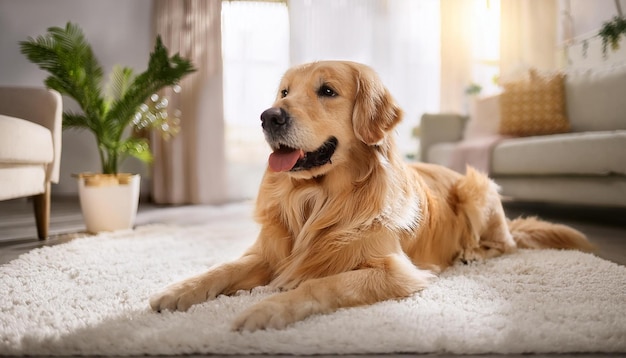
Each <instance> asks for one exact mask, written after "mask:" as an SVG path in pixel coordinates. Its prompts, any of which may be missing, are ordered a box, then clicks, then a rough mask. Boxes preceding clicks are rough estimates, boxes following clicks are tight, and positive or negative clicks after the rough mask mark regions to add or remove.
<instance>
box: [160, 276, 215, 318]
mask: <svg viewBox="0 0 626 358" xmlns="http://www.w3.org/2000/svg"><path fill="white" fill-rule="evenodd" d="M215 296H216V294H215V293H211V291H210V287H207V286H206V285H205V284H203V283H202V282H201V281H200V280H188V281H183V282H180V283H177V284H174V285H171V286H169V287H167V288H166V289H165V290H163V291H162V292H160V293H158V294H156V295H154V296H152V297H151V298H150V307H152V309H153V310H155V311H157V312H161V311H163V310H170V311H186V310H187V309H189V307H191V306H193V305H195V304H197V303H201V302H204V301H206V300H207V299H209V298H215Z"/></svg>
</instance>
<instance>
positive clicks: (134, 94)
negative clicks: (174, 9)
mask: <svg viewBox="0 0 626 358" xmlns="http://www.w3.org/2000/svg"><path fill="white" fill-rule="evenodd" d="M194 71H195V69H194V68H193V66H192V65H191V62H190V61H188V60H186V59H183V58H181V57H180V56H179V55H178V54H176V55H174V56H172V57H169V55H168V51H167V48H165V46H163V42H162V41H161V37H160V36H157V39H156V44H155V47H154V51H153V52H152V53H151V54H150V61H149V63H148V68H147V69H146V71H144V72H143V73H141V74H139V75H138V76H137V77H135V79H134V81H133V82H132V84H130V86H129V88H128V91H127V92H126V95H125V96H124V97H123V98H121V99H120V100H119V101H118V102H116V103H115V104H114V106H113V108H111V111H110V112H109V113H108V116H109V117H110V118H112V119H118V120H120V121H122V123H123V125H124V126H126V125H128V124H129V123H130V121H132V119H133V116H134V114H135V113H136V112H137V108H138V107H139V105H141V104H142V103H144V102H145V101H146V100H147V99H148V98H149V97H150V96H151V95H152V94H154V93H155V92H157V91H159V90H160V89H161V88H163V87H167V86H172V85H174V84H176V83H178V82H179V81H180V79H181V78H183V77H184V76H186V75H187V74H189V73H192V72H194Z"/></svg>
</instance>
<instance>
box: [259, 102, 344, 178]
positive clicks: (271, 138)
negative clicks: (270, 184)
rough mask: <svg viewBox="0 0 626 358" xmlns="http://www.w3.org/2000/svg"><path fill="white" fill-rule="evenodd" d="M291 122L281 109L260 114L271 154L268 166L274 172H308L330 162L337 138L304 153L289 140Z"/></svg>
mask: <svg viewBox="0 0 626 358" xmlns="http://www.w3.org/2000/svg"><path fill="white" fill-rule="evenodd" d="M292 124H293V120H292V118H291V117H290V116H289V114H288V113H287V111H285V110H284V109H282V108H274V107H273V108H270V109H267V110H265V111H264V112H263V113H262V114H261V125H262V127H263V132H264V133H265V139H266V140H267V142H268V144H269V145H270V147H272V150H273V153H272V154H270V158H269V166H270V168H271V169H272V170H273V171H275V172H284V171H291V172H295V171H300V170H309V169H313V168H315V167H319V166H322V165H325V164H328V163H330V162H331V157H332V156H333V154H334V153H335V149H336V148H337V144H338V141H337V138H335V137H330V138H328V140H326V142H324V143H323V144H322V145H321V146H320V147H319V148H317V149H316V150H314V151H312V152H305V151H304V150H302V149H301V148H295V145H294V144H293V143H292V142H291V141H290V140H289V139H290V138H289V137H290V130H291V129H292Z"/></svg>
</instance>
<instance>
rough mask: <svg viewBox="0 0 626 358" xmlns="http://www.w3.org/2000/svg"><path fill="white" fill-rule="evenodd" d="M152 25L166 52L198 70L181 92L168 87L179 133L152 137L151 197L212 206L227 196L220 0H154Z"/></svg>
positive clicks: (172, 201) (186, 81) (182, 85)
mask: <svg viewBox="0 0 626 358" xmlns="http://www.w3.org/2000/svg"><path fill="white" fill-rule="evenodd" d="M154 24H155V32H156V34H160V35H161V37H162V39H163V43H164V45H165V46H166V47H167V48H168V49H169V50H170V54H174V53H177V52H178V53H180V55H181V56H184V57H186V58H189V59H190V60H191V61H192V62H193V64H194V66H195V67H196V68H197V72H195V73H193V74H191V75H189V76H187V77H185V78H184V79H183V80H182V82H181V83H180V87H181V91H180V92H179V93H174V92H173V91H172V90H171V89H168V90H167V91H166V93H164V94H165V95H166V96H167V98H168V100H169V106H168V110H169V113H170V115H176V114H177V111H180V113H179V116H178V117H179V118H180V132H179V134H178V135H177V136H175V137H174V138H172V139H169V140H163V139H162V138H161V137H160V136H158V135H154V136H153V138H152V143H153V151H154V156H155V162H154V165H153V178H152V183H153V187H152V197H153V200H154V201H155V202H156V203H161V204H214V203H220V202H224V201H225V200H226V193H227V190H226V180H225V176H226V175H225V172H226V170H225V167H226V165H225V154H224V153H225V150H224V113H223V112H224V111H223V100H222V98H223V91H222V51H221V0H156V1H155V2H154Z"/></svg>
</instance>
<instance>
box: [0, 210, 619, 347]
mask: <svg viewBox="0 0 626 358" xmlns="http://www.w3.org/2000/svg"><path fill="white" fill-rule="evenodd" d="M250 210H251V209H250V206H248V205H233V206H227V207H223V208H219V209H216V210H212V211H210V212H208V214H207V221H206V223H205V224H203V225H200V226H182V227H176V226H171V225H147V226H143V227H139V228H138V229H136V230H134V231H124V232H116V233H111V234H102V235H100V236H95V237H87V238H80V239H75V240H73V241H71V242H69V243H66V244H62V245H58V246H52V247H45V248H42V249H37V250H34V251H31V252H29V253H27V254H25V255H22V256H21V257H19V258H18V259H16V260H14V261H12V262H10V263H8V264H6V265H3V266H2V267H0V295H1V296H0V354H2V355H43V354H46V355H144V354H150V355H156V354H159V355H173V354H193V353H197V354H255V353H264V354H299V355H305V354H367V353H371V354H380V353H409V352H413V353H427V352H438V353H444V352H450V353H465V354H479V353H525V352H533V353H548V352H626V267H623V266H619V265H617V264H614V263H611V262H608V261H605V260H603V259H600V258H597V257H595V256H592V255H588V254H583V253H579V252H565V251H552V250H545V251H520V252H518V253H516V254H513V255H509V256H504V257H500V258H497V259H493V260H490V261H486V262H482V263H472V264H469V265H458V266H455V267H453V268H451V269H449V270H447V271H445V272H444V273H443V274H442V275H441V276H440V277H439V279H438V280H436V281H435V282H434V284H433V285H432V286H430V287H429V288H427V289H426V290H424V291H423V292H421V293H418V294H415V295H414V296H412V297H410V298H406V299H403V300H399V301H387V302H381V303H378V304H376V305H373V306H369V307H358V308H351V309H342V310H340V311H338V312H336V313H334V314H330V315H317V316H312V317H310V318H308V319H306V320H304V321H302V322H299V323H296V324H294V325H292V326H290V327H289V328H288V329H285V330H282V331H272V330H270V331H257V332H254V333H236V332H231V331H230V330H229V327H230V323H231V322H232V320H233V319H234V318H235V316H236V315H237V314H238V313H239V312H241V311H242V310H244V309H245V308H246V307H249V306H250V305H252V304H253V303H255V302H258V301H259V300H261V299H263V298H264V297H267V296H268V295H271V294H272V291H270V290H268V289H266V288H259V289H256V290H253V291H252V292H251V293H250V292H242V293H240V294H238V295H237V296H234V297H224V296H221V297H219V298H218V299H216V300H214V301H210V302H207V303H204V304H200V305H197V306H194V307H192V308H191V309H190V310H189V311H188V312H185V313H180V312H176V313H172V312H165V313H161V314H159V313H154V312H152V311H151V310H150V309H149V307H148V297H149V296H150V295H151V294H153V293H155V292H156V291H158V290H160V289H161V288H163V287H164V286H165V285H167V284H169V283H172V282H174V281H176V280H179V279H182V278H185V277H187V276H189V275H192V274H195V273H199V272H201V271H203V270H205V269H206V268H208V267H210V266H212V265H214V264H217V263H220V262H223V261H225V260H230V259H234V258H236V257H238V256H239V254H241V253H242V252H243V250H244V249H245V248H246V247H247V246H248V245H249V244H250V243H251V242H252V241H253V240H254V238H255V235H256V232H257V231H258V227H257V226H256V224H254V223H253V222H252V221H251V220H250V219H249V217H250V215H249V211H250Z"/></svg>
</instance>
